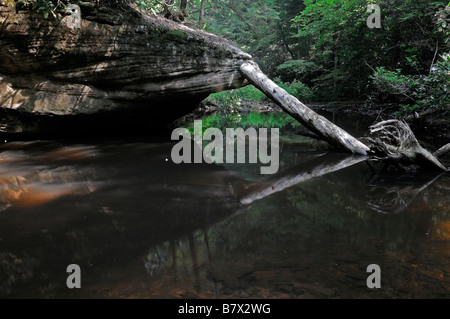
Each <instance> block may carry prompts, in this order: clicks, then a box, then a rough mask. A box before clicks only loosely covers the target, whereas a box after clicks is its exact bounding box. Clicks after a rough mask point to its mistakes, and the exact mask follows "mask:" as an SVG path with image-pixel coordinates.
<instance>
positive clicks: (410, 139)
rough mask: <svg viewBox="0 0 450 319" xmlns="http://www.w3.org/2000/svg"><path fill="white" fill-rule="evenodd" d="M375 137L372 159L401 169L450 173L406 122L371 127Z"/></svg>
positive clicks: (391, 121) (373, 138) (371, 138)
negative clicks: (417, 168)
mask: <svg viewBox="0 0 450 319" xmlns="http://www.w3.org/2000/svg"><path fill="white" fill-rule="evenodd" d="M370 133H371V134H372V135H373V137H369V138H367V140H368V141H369V142H370V143H371V144H372V145H371V146H370V148H371V152H372V155H371V159H372V160H375V161H384V162H388V163H392V164H394V165H396V166H399V167H401V168H405V167H411V166H412V165H418V166H420V167H428V168H434V169H439V170H442V171H448V169H447V168H446V167H445V166H444V165H443V164H442V163H441V162H440V161H439V160H438V159H437V157H436V156H435V155H433V154H431V153H430V152H429V151H428V150H426V149H424V148H423V147H422V146H421V145H420V143H419V142H418V140H417V138H416V136H415V135H414V133H413V131H412V130H411V128H410V127H409V125H408V124H407V123H406V122H404V121H399V120H387V121H382V122H379V123H377V124H375V125H372V126H371V127H370Z"/></svg>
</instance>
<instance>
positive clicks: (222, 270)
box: [0, 116, 450, 298]
mask: <svg viewBox="0 0 450 319" xmlns="http://www.w3.org/2000/svg"><path fill="white" fill-rule="evenodd" d="M335 120H336V121H337V122H338V124H339V125H342V126H344V127H345V128H347V129H348V130H349V131H350V132H351V133H352V134H357V133H358V132H360V133H361V134H360V135H362V134H363V132H362V131H361V129H365V128H366V127H367V125H368V123H367V122H366V121H363V120H362V119H360V118H356V119H355V118H347V117H343V116H340V117H339V118H337V119H335ZM369 124H370V123H369ZM357 136H358V135H357ZM172 146H173V144H171V143H169V142H164V141H159V142H155V141H144V140H140V141H137V140H131V141H130V140H127V141H107V140H100V141H96V142H89V143H87V142H82V143H81V142H76V143H75V142H67V141H66V142H64V141H58V142H54V141H34V142H10V143H5V144H3V145H2V146H1V149H0V210H1V211H0V297H2V298H167V297H168V298H448V297H449V296H450V295H449V293H450V197H449V191H450V176H449V175H448V174H446V175H438V174H435V173H431V172H426V173H420V174H398V173H395V172H394V171H390V172H388V173H384V174H381V173H380V174H375V175H374V174H373V172H372V170H371V169H370V167H369V166H368V165H367V164H366V163H365V162H364V161H360V162H359V163H356V164H354V165H352V166H349V167H345V165H343V164H345V163H346V164H349V163H348V161H352V160H354V158H351V157H350V158H349V157H348V156H346V155H344V154H339V153H334V152H332V151H330V150H328V149H327V148H323V147H322V146H320V145H319V144H317V143H316V142H312V140H309V139H307V138H301V137H295V136H292V135H290V136H289V137H284V138H283V139H282V140H281V168H280V172H279V173H278V174H277V175H275V176H272V177H269V178H268V177H267V176H261V175H259V174H258V172H259V165H231V164H227V165H223V166H218V165H207V164H190V165H189V164H186V165H175V164H173V163H171V160H170V152H171V148H172ZM339 168H341V169H339ZM70 264H77V265H79V266H80V268H81V289H68V288H67V286H66V279H67V277H68V276H69V273H67V272H66V268H67V266H68V265H70ZM371 264H377V265H379V266H380V268H381V288H380V289H369V288H368V287H367V285H366V280H367V278H368V276H369V275H370V274H369V273H367V267H368V266H369V265H371Z"/></svg>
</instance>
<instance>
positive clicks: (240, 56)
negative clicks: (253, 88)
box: [0, 0, 251, 122]
mask: <svg viewBox="0 0 450 319" xmlns="http://www.w3.org/2000/svg"><path fill="white" fill-rule="evenodd" d="M3 1H4V0H0V108H1V109H3V110H13V111H14V112H16V113H18V114H28V115H41V116H74V115H87V114H98V113H103V112H104V111H114V110H128V111H130V112H133V111H134V110H137V109H146V110H150V111H152V112H155V115H156V114H157V115H158V116H163V117H165V116H166V115H167V117H168V118H174V117H175V116H176V115H182V114H186V113H188V112H190V111H191V110H192V109H193V107H195V105H196V103H198V102H200V101H201V100H202V99H204V98H205V97H207V96H208V95H209V94H211V93H213V92H218V91H222V90H228V89H233V88H239V87H241V86H243V85H245V79H244V77H243V76H242V75H241V73H240V71H239V67H240V65H241V64H242V63H243V62H245V61H247V60H250V59H251V57H250V56H249V55H248V54H246V53H244V52H243V51H241V50H240V49H238V48H237V47H236V46H234V45H233V44H232V43H231V42H229V41H227V40H225V39H223V38H220V37H217V36H215V35H212V34H209V33H206V32H202V31H198V30H193V29H190V28H188V27H186V26H184V25H181V24H179V23H175V22H173V21H170V20H167V19H163V18H160V17H155V16H151V15H148V14H146V13H143V12H140V11H139V10H137V9H136V8H134V7H133V6H132V5H120V6H118V7H117V8H114V9H111V8H107V9H106V8H96V7H95V6H93V5H90V4H89V3H85V4H84V5H83V3H81V4H80V7H81V25H80V27H79V28H73V26H71V25H70V24H68V23H67V18H68V17H59V19H55V18H53V17H49V18H47V19H44V18H43V16H42V13H36V12H33V10H28V9H27V10H25V9H24V10H20V9H19V10H18V11H17V12H16V13H13V12H11V9H10V7H8V6H7V5H6V4H5V3H4V2H3ZM152 120H153V121H155V122H156V121H158V122H159V121H161V118H157V116H155V118H154V119H152Z"/></svg>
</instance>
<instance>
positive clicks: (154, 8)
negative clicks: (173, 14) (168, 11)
mask: <svg viewBox="0 0 450 319" xmlns="http://www.w3.org/2000/svg"><path fill="white" fill-rule="evenodd" d="M136 5H137V6H138V7H140V8H142V9H144V10H147V11H150V12H151V13H153V14H154V15H156V14H158V12H162V10H163V9H164V6H163V5H162V4H161V2H160V1H158V0H137V1H136Z"/></svg>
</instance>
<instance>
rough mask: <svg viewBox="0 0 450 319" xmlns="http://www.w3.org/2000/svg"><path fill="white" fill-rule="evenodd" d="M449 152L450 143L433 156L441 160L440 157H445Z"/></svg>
mask: <svg viewBox="0 0 450 319" xmlns="http://www.w3.org/2000/svg"><path fill="white" fill-rule="evenodd" d="M448 152H450V143H448V144H446V145H444V146H442V147H441V148H440V149H438V150H437V151H436V152H434V154H433V155H434V156H436V157H438V158H439V157H443V156H444V155H445V154H447V153H448Z"/></svg>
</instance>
